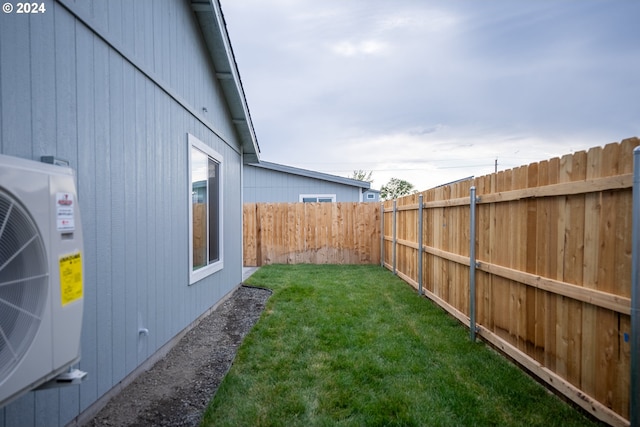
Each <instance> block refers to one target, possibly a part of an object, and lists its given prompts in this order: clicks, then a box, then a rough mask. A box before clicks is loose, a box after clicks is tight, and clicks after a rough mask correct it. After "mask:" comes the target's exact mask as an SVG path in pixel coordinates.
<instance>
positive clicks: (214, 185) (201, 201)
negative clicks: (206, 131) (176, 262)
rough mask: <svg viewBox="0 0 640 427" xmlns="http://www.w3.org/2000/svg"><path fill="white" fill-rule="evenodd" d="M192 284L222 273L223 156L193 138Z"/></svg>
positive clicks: (191, 149) (190, 136) (190, 175)
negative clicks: (216, 273)
mask: <svg viewBox="0 0 640 427" xmlns="http://www.w3.org/2000/svg"><path fill="white" fill-rule="evenodd" d="M188 139H189V177H190V183H189V191H190V192H191V197H190V200H189V201H190V203H189V214H190V215H189V217H190V222H189V228H190V233H189V234H190V245H189V248H190V255H191V256H190V263H191V265H190V268H191V271H190V281H189V282H190V283H195V282H197V281H198V280H200V279H202V278H204V277H206V276H208V275H210V274H212V273H215V272H216V271H218V270H221V269H222V267H223V264H222V225H221V224H222V176H221V174H220V173H221V170H222V156H221V155H220V154H218V153H217V152H216V151H214V150H213V149H212V148H211V147H209V146H207V145H205V144H204V143H203V142H202V141H200V140H198V139H197V138H196V137H194V136H193V135H189V138H188Z"/></svg>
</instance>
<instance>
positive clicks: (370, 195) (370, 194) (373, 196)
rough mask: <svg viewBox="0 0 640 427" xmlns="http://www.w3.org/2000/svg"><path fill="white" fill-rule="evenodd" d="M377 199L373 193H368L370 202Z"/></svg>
mask: <svg viewBox="0 0 640 427" xmlns="http://www.w3.org/2000/svg"><path fill="white" fill-rule="evenodd" d="M375 198H376V195H375V194H373V193H367V199H368V200H373V199H375Z"/></svg>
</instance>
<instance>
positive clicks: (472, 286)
mask: <svg viewBox="0 0 640 427" xmlns="http://www.w3.org/2000/svg"><path fill="white" fill-rule="evenodd" d="M470 190H471V196H470V199H471V200H470V202H471V204H470V207H471V209H470V215H469V217H470V221H469V222H470V224H469V331H470V332H469V336H470V337H471V341H475V340H476V187H475V186H473V187H471V189H470Z"/></svg>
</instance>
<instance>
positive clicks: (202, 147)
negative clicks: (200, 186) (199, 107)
mask: <svg viewBox="0 0 640 427" xmlns="http://www.w3.org/2000/svg"><path fill="white" fill-rule="evenodd" d="M187 140H188V144H187V147H188V153H187V158H188V163H189V166H188V169H189V175H188V179H187V181H188V191H187V194H188V198H189V202H188V205H189V284H190V285H192V284H194V283H196V282H198V281H200V280H202V279H204V278H205V277H208V276H210V275H212V274H214V273H216V272H218V271H220V270H222V269H223V268H224V227H223V224H224V219H223V216H224V209H223V208H224V205H223V200H224V173H223V172H222V171H223V160H224V158H223V157H222V154H220V153H218V152H217V151H215V150H214V149H213V148H211V147H209V146H208V145H206V144H205V143H204V142H202V141H200V140H199V139H198V138H196V137H195V136H193V135H191V134H187ZM193 149H197V150H199V151H201V152H202V153H204V154H205V155H207V156H208V157H210V158H211V159H213V160H214V161H215V162H217V163H218V164H219V167H218V171H219V175H220V180H219V185H220V191H219V196H218V201H217V203H218V206H219V208H218V209H219V212H218V230H219V237H218V242H219V243H218V244H219V253H220V257H219V259H218V261H215V262H213V263H211V264H209V265H206V266H204V267H201V268H199V269H197V270H194V269H193V198H192V191H193V187H192V182H191V179H192V175H191V172H192V170H191V167H192V159H191V153H192V152H193ZM208 213H209V210H208V209H207V224H208V223H209V218H208ZM208 234H209V233H207V236H208ZM207 258H208V257H207Z"/></svg>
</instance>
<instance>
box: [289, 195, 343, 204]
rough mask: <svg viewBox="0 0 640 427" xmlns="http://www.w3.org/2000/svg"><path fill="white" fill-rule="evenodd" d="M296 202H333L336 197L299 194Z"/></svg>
mask: <svg viewBox="0 0 640 427" xmlns="http://www.w3.org/2000/svg"><path fill="white" fill-rule="evenodd" d="M298 201H300V202H305V203H315V202H328V203H331V202H335V201H336V195H335V194H300V197H299V198H298Z"/></svg>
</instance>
